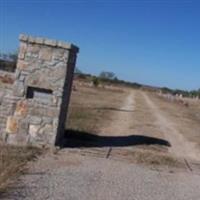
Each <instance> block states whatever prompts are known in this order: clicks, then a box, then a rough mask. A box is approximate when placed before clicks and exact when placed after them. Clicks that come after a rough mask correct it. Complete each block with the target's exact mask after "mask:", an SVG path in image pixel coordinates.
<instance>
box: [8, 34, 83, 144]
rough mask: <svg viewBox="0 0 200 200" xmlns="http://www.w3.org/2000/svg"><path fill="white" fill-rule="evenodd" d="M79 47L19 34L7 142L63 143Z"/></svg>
mask: <svg viewBox="0 0 200 200" xmlns="http://www.w3.org/2000/svg"><path fill="white" fill-rule="evenodd" d="M78 51H79V49H78V47H76V46H74V45H72V44H66V43H64V42H60V41H55V40H49V39H45V38H34V37H32V36H27V35H20V48H19V54H18V62H17V69H16V72H15V81H14V84H13V94H12V96H10V97H9V99H10V100H12V104H13V108H12V115H10V116H8V118H7V123H6V130H5V136H4V139H5V140H6V142H7V143H9V144H19V145H21V144H25V145H26V144H33V145H38V144H39V145H40V144H42V145H43V144H45V145H48V144H50V145H52V144H56V145H60V144H61V143H62V139H63V136H64V131H65V121H66V116H67V110H68V109H67V108H68V104H69V99H70V93H71V87H72V80H73V73H74V67H75V62H76V55H77V53H78Z"/></svg>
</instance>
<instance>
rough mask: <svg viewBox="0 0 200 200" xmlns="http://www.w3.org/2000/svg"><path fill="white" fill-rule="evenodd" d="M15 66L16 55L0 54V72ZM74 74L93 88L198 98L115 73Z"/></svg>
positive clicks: (196, 94) (197, 94)
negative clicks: (104, 86) (122, 88)
mask: <svg viewBox="0 0 200 200" xmlns="http://www.w3.org/2000/svg"><path fill="white" fill-rule="evenodd" d="M16 65H17V54H16V53H9V54H1V53H0V70H3V71H8V72H15V69H16ZM75 74H76V76H78V77H79V78H81V79H90V81H92V82H93V84H94V85H95V86H98V85H99V84H100V83H106V84H118V85H124V86H128V87H132V88H137V89H139V88H142V89H146V90H151V91H152V90H153V91H162V93H164V94H171V95H182V96H183V97H191V98H195V97H198V98H200V89H198V90H192V91H187V90H180V89H170V88H168V87H162V88H160V87H153V86H148V85H144V84H140V83H136V82H130V81H125V80H120V79H118V78H117V76H116V75H115V73H113V72H108V71H103V72H101V73H100V74H99V75H98V76H95V75H91V74H86V73H83V72H82V71H81V70H80V69H78V68H76V69H75Z"/></svg>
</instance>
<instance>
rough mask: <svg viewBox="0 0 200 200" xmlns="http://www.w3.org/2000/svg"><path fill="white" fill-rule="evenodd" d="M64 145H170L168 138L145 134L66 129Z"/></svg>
mask: <svg viewBox="0 0 200 200" xmlns="http://www.w3.org/2000/svg"><path fill="white" fill-rule="evenodd" d="M63 141H64V142H63V144H62V146H63V147H71V148H78V147H126V146H135V145H163V146H168V147H170V146H171V145H170V143H169V142H168V141H167V140H163V139H160V138H154V137H148V136H143V135H129V136H98V135H95V134H91V133H87V132H82V131H76V130H69V129H68V130H66V132H65V138H64V140H63Z"/></svg>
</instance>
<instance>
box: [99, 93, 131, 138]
mask: <svg viewBox="0 0 200 200" xmlns="http://www.w3.org/2000/svg"><path fill="white" fill-rule="evenodd" d="M134 108H135V99H134V92H133V91H131V92H130V93H129V94H128V95H127V97H126V98H125V100H124V102H123V104H122V106H121V107H120V108H119V109H118V110H117V111H114V112H115V113H114V116H113V119H112V121H111V122H110V124H109V127H103V128H102V129H101V131H100V135H101V136H103V135H105V136H107V135H108V134H109V136H128V135H130V126H131V121H132V120H131V119H132V112H133V110H134Z"/></svg>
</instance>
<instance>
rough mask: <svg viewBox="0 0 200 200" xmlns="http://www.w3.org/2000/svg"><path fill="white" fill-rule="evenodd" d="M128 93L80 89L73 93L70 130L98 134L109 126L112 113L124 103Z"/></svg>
mask: <svg viewBox="0 0 200 200" xmlns="http://www.w3.org/2000/svg"><path fill="white" fill-rule="evenodd" d="M125 95H126V91H125V90H123V89H120V90H118V91H114V90H109V89H103V88H92V87H83V86H81V87H78V90H77V91H73V93H72V97H71V102H70V106H69V116H68V121H67V124H66V127H67V128H68V129H73V130H79V131H84V132H88V133H96V134H97V133H98V131H99V130H100V128H101V127H102V125H104V126H106V124H107V125H109V122H110V120H111V113H112V112H113V110H114V109H117V108H118V107H119V105H120V104H121V103H122V101H123V98H124V96H125Z"/></svg>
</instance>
